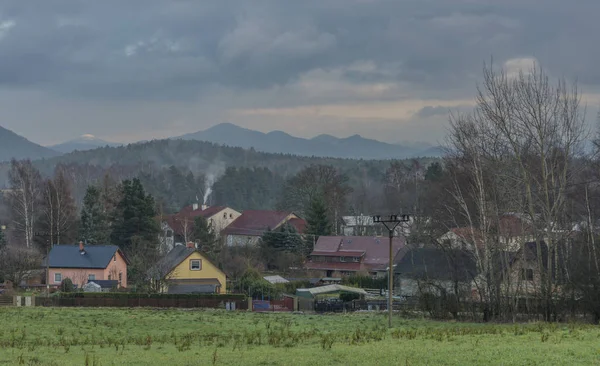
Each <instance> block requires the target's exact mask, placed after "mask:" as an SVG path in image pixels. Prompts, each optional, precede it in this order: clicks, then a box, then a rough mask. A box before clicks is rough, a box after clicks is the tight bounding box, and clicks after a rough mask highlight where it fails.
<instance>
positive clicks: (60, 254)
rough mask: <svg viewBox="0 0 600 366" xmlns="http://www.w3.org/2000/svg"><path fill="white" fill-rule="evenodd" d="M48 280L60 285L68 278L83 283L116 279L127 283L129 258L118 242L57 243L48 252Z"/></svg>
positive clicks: (81, 284)
mask: <svg viewBox="0 0 600 366" xmlns="http://www.w3.org/2000/svg"><path fill="white" fill-rule="evenodd" d="M48 260H49V271H48V279H49V281H48V284H49V285H51V286H57V285H60V283H61V282H62V281H63V280H64V279H65V278H69V279H71V281H73V284H74V285H77V287H79V288H80V287H81V286H83V285H85V284H86V283H88V282H92V281H107V280H108V281H116V282H115V284H116V285H117V287H119V288H121V287H127V265H128V264H129V261H128V260H127V258H126V257H125V255H123V252H122V251H121V249H119V247H117V246H116V245H89V246H84V245H83V243H79V245H55V246H54V247H52V249H51V250H50V253H49V255H48Z"/></svg>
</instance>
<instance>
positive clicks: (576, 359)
mask: <svg viewBox="0 0 600 366" xmlns="http://www.w3.org/2000/svg"><path fill="white" fill-rule="evenodd" d="M0 319H2V320H1V323H0V324H1V325H0V365H165V366H175V365H295V366H296V365H600V328H598V327H597V326H593V325H586V324H548V323H529V324H517V325H514V324H473V323H454V322H436V321H429V320H415V319H403V318H400V317H397V318H395V319H394V328H393V329H391V330H390V329H387V326H386V325H387V318H386V316H385V314H373V313H354V314H339V315H315V314H281V313H269V314H260V313H248V312H226V311H222V310H151V309H107V308H102V309H90V308H86V309H83V308H0Z"/></svg>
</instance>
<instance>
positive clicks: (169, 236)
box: [167, 230, 173, 238]
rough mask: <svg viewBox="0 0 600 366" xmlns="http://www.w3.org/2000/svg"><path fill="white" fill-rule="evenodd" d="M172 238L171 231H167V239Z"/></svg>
mask: <svg viewBox="0 0 600 366" xmlns="http://www.w3.org/2000/svg"><path fill="white" fill-rule="evenodd" d="M172 237H173V230H167V238H172Z"/></svg>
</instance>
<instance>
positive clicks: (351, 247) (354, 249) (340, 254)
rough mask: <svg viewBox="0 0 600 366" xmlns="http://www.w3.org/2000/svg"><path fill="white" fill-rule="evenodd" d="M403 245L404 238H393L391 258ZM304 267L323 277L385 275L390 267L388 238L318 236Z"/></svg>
mask: <svg viewBox="0 0 600 366" xmlns="http://www.w3.org/2000/svg"><path fill="white" fill-rule="evenodd" d="M404 246H405V240H404V237H401V236H400V237H394V239H393V242H392V253H393V256H394V258H396V256H397V255H398V254H399V253H400V250H401V249H402V248H403V247H404ZM305 267H306V269H307V270H308V271H311V272H318V273H319V274H320V275H322V276H323V277H335V276H347V275H351V274H355V273H359V272H364V273H368V274H370V275H371V276H385V274H386V271H387V269H388V267H389V239H388V238H387V237H380V236H320V237H319V239H318V240H317V243H316V244H315V248H314V250H313V251H312V253H310V258H309V261H308V262H307V263H306V265H305Z"/></svg>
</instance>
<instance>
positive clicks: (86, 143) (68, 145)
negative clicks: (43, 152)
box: [49, 134, 121, 154]
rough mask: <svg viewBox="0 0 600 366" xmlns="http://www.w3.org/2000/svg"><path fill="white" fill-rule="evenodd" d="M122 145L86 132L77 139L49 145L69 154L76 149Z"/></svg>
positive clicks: (84, 149)
mask: <svg viewBox="0 0 600 366" xmlns="http://www.w3.org/2000/svg"><path fill="white" fill-rule="evenodd" d="M120 145H121V144H115V143H111V142H107V141H104V140H101V139H99V138H97V137H96V136H94V135H90V134H85V135H81V136H80V137H78V138H76V139H73V140H69V141H67V142H63V143H62V144H58V145H53V146H49V148H50V149H52V150H55V151H58V152H61V153H63V154H68V153H70V152H73V151H75V150H77V151H86V150H93V149H97V148H99V147H104V146H120Z"/></svg>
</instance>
